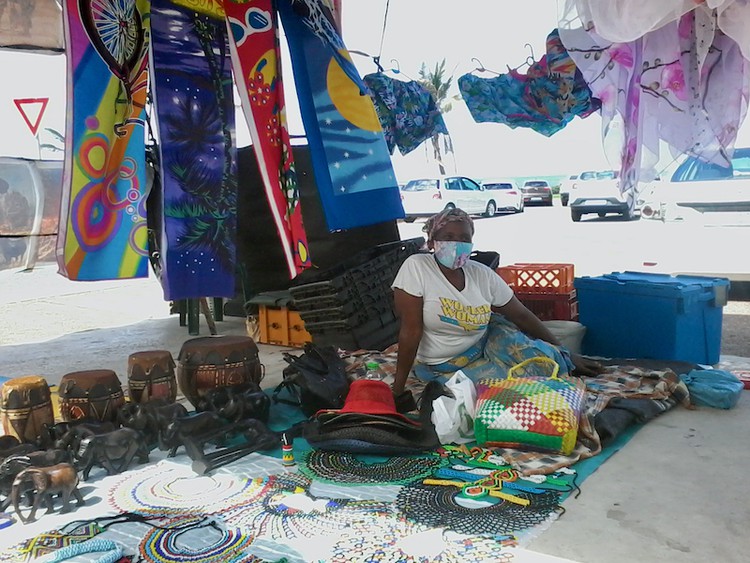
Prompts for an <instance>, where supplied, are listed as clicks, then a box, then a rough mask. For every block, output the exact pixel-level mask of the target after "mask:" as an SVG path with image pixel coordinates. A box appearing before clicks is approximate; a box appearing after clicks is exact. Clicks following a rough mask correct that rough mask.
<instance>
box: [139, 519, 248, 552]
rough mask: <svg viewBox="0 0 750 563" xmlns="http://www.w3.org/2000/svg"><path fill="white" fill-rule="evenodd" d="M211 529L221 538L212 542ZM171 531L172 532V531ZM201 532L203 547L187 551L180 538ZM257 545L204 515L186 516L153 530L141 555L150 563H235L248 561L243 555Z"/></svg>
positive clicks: (144, 541)
mask: <svg viewBox="0 0 750 563" xmlns="http://www.w3.org/2000/svg"><path fill="white" fill-rule="evenodd" d="M209 526H210V527H211V529H212V530H214V531H215V532H218V533H219V534H220V537H219V538H218V539H217V540H216V541H214V542H211V541H210V539H206V538H210V537H211V533H210V532H209V531H208V530H207V529H206V528H208V527H209ZM170 528H171V529H170ZM198 530H201V532H200V533H201V538H202V539H203V540H204V541H202V542H201V543H202V545H201V546H200V547H195V548H187V547H185V544H186V542H185V541H184V540H183V539H181V537H180V536H182V535H183V534H186V533H190V531H198ZM252 541H253V538H252V536H249V535H246V534H244V533H242V532H241V531H240V530H238V529H229V528H226V527H225V526H223V525H221V524H220V523H219V522H218V521H216V520H214V519H211V518H209V519H206V518H205V517H204V516H200V515H183V516H179V517H177V518H173V519H171V520H169V521H168V522H167V523H166V525H165V526H164V527H163V528H156V529H153V530H150V531H149V532H148V533H147V534H146V536H145V537H144V538H143V540H141V543H140V545H139V546H138V551H139V553H140V556H141V558H142V559H143V561H144V562H147V563H171V562H174V563H178V562H179V563H185V562H190V563H214V562H216V563H218V562H221V563H234V562H238V561H241V560H246V559H247V556H246V555H245V554H244V553H243V550H245V549H246V548H247V547H248V546H249V545H250V544H251V543H252Z"/></svg>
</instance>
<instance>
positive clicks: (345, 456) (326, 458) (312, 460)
mask: <svg viewBox="0 0 750 563" xmlns="http://www.w3.org/2000/svg"><path fill="white" fill-rule="evenodd" d="M446 463H447V462H446V461H445V460H444V459H441V458H439V457H391V458H388V459H386V460H385V461H382V462H374V463H365V462H363V461H362V460H361V459H359V458H358V457H357V456H356V455H355V454H351V453H344V452H328V451H323V450H308V451H307V452H305V453H304V454H303V455H302V463H301V465H300V471H301V472H302V473H304V474H305V475H307V476H309V477H310V478H312V479H320V480H321V481H327V482H329V483H337V484H339V485H347V484H351V485H361V484H363V483H378V484H391V485H403V484H405V483H411V482H412V481H414V480H416V479H421V478H423V477H427V476H428V475H430V474H432V472H433V471H435V470H436V469H438V468H439V467H441V466H442V465H445V464H446Z"/></svg>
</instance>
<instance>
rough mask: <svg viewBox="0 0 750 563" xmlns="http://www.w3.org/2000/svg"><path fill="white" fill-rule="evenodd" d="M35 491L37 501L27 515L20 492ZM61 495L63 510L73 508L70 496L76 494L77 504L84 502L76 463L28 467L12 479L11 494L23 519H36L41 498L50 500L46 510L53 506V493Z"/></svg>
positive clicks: (61, 510) (26, 520)
mask: <svg viewBox="0 0 750 563" xmlns="http://www.w3.org/2000/svg"><path fill="white" fill-rule="evenodd" d="M27 491H32V492H33V494H34V503H33V504H32V506H31V511H30V512H29V514H28V516H24V515H23V513H22V512H21V510H20V500H21V496H22V495H23V494H24V493H25V492H27ZM55 494H57V495H59V496H60V498H61V499H62V508H61V509H60V512H61V513H63V512H68V511H69V510H70V497H71V496H74V497H75V498H76V501H77V503H78V506H81V505H82V504H84V502H83V497H82V496H81V493H80V492H79V491H78V472H77V471H76V469H75V467H73V466H72V465H71V464H69V463H58V464H57V465H53V466H51V467H29V468H27V469H24V470H23V471H21V472H20V473H19V474H18V475H16V478H15V479H14V480H13V487H12V490H11V497H12V499H13V507H14V508H15V510H16V516H18V518H19V519H20V520H21V521H22V522H24V523H27V522H33V521H34V520H35V519H36V511H37V509H38V508H39V505H40V504H41V502H42V499H44V500H46V502H47V512H48V513H50V512H52V511H53V510H54V504H53V500H52V495H55Z"/></svg>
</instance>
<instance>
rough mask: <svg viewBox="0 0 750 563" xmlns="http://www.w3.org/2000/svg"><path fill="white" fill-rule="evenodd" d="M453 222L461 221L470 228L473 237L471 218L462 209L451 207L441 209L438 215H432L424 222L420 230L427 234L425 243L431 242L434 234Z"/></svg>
mask: <svg viewBox="0 0 750 563" xmlns="http://www.w3.org/2000/svg"><path fill="white" fill-rule="evenodd" d="M453 221H461V222H462V223H466V224H467V225H469V227H471V234H472V236H473V235H474V221H472V219H471V217H469V215H468V214H467V213H466V211H464V210H463V209H458V208H457V207H453V208H450V209H443V210H442V211H441V212H440V213H438V214H436V215H433V216H432V217H430V218H429V219H427V221H425V224H424V227H422V230H423V231H424V232H425V233H427V241H428V242H429V241H431V240H433V239H434V237H435V233H437V232H438V231H439V230H440V229H442V228H443V227H445V226H446V225H447V224H448V223H452V222H453Z"/></svg>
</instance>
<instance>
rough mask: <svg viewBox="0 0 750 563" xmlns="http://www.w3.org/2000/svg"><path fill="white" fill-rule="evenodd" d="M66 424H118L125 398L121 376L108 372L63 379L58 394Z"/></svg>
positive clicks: (100, 371) (61, 413) (64, 377)
mask: <svg viewBox="0 0 750 563" xmlns="http://www.w3.org/2000/svg"><path fill="white" fill-rule="evenodd" d="M58 393H59V395H60V415H61V416H62V418H63V420H64V421H66V422H70V421H71V420H79V419H82V418H86V419H89V420H94V421H99V422H107V421H108V422H115V421H116V420H117V411H118V409H119V408H120V407H121V406H122V405H124V404H125V395H124V394H123V392H122V385H120V379H119V378H118V377H117V374H116V373H115V372H114V371H112V370H108V369H95V370H87V371H74V372H72V373H68V374H66V375H63V377H62V379H61V380H60V387H59V390H58Z"/></svg>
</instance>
